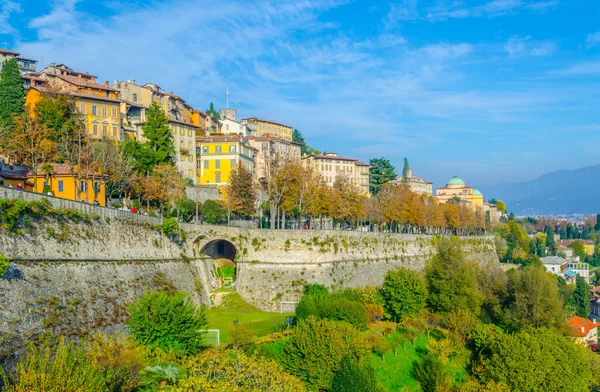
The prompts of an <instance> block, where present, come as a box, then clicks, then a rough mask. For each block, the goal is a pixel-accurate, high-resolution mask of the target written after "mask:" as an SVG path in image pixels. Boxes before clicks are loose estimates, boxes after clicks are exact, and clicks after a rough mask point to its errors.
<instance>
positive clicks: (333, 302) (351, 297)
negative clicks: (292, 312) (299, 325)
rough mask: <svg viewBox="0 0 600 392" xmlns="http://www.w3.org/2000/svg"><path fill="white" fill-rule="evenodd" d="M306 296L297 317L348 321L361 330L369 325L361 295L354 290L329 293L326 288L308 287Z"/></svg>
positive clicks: (301, 301) (299, 303)
mask: <svg viewBox="0 0 600 392" xmlns="http://www.w3.org/2000/svg"><path fill="white" fill-rule="evenodd" d="M304 291H305V294H304V295H303V296H302V298H301V299H300V301H299V302H298V304H297V305H296V317H297V318H298V319H299V320H305V319H307V318H308V317H309V316H315V317H316V318H319V319H321V318H326V319H329V320H337V321H346V322H349V323H350V324H352V325H355V326H357V327H360V328H366V326H367V324H368V323H369V313H368V312H367V309H366V307H365V305H364V304H363V303H362V302H361V301H360V299H361V298H360V294H358V293H357V292H355V291H353V290H342V291H337V292H334V293H331V294H330V293H329V292H328V291H327V289H325V287H324V286H321V285H306V286H305V287H304Z"/></svg>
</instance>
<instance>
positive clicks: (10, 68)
mask: <svg viewBox="0 0 600 392" xmlns="http://www.w3.org/2000/svg"><path fill="white" fill-rule="evenodd" d="M24 105H25V87H24V86H23V78H22V77H21V73H20V72H19V65H18V64H17V60H16V59H14V58H11V59H8V60H6V61H5V62H4V64H2V69H1V71H0V124H4V125H7V126H8V127H9V128H10V127H11V126H12V124H13V116H18V115H20V114H22V113H23V112H24Z"/></svg>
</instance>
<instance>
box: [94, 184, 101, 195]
mask: <svg viewBox="0 0 600 392" xmlns="http://www.w3.org/2000/svg"><path fill="white" fill-rule="evenodd" d="M94 192H95V193H100V183H99V182H98V181H94Z"/></svg>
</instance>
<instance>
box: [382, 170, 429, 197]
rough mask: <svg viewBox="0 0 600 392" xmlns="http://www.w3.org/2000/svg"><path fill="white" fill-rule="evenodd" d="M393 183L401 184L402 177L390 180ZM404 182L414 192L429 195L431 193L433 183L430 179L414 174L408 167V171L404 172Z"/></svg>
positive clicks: (402, 181)
mask: <svg viewBox="0 0 600 392" xmlns="http://www.w3.org/2000/svg"><path fill="white" fill-rule="evenodd" d="M392 183H394V184H403V183H404V178H403V177H398V178H396V179H395V180H393V181H392ZM406 184H407V185H408V187H409V189H410V190H411V191H413V192H415V193H418V194H421V195H429V196H431V195H432V194H433V189H432V188H433V183H432V182H431V181H427V180H425V179H423V178H421V177H418V176H415V175H414V174H413V172H412V169H410V168H409V169H408V173H407V174H406Z"/></svg>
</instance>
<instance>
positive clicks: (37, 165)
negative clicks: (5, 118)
mask: <svg viewBox="0 0 600 392" xmlns="http://www.w3.org/2000/svg"><path fill="white" fill-rule="evenodd" d="M2 144H3V145H4V146H5V149H4V153H5V154H6V155H8V156H10V157H11V158H12V159H13V160H14V162H16V163H17V164H19V165H23V166H26V167H28V168H29V170H30V172H31V173H32V175H33V182H34V188H33V191H34V192H37V191H38V189H37V178H38V174H39V171H40V169H41V168H42V166H44V165H45V164H51V163H53V162H54V159H55V158H56V154H57V151H58V149H57V146H56V143H55V142H54V141H53V140H52V139H51V134H50V130H49V129H48V127H46V126H45V125H43V124H40V122H39V121H38V120H37V118H36V117H34V116H31V115H30V113H29V110H26V111H25V112H24V113H23V114H21V115H19V116H15V117H13V118H12V127H11V130H10V131H9V132H7V133H6V134H4V135H3V137H2ZM40 191H41V190H40Z"/></svg>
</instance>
